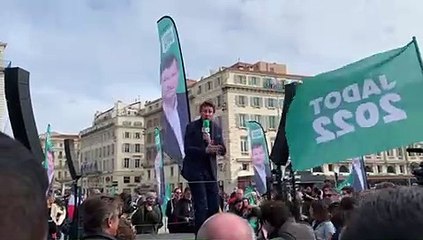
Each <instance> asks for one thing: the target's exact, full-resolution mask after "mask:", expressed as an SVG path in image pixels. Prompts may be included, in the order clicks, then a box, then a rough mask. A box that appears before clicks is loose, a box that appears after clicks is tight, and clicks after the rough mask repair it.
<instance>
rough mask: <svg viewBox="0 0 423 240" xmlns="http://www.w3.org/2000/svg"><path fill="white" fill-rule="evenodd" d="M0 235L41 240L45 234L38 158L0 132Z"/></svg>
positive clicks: (43, 183) (42, 171) (42, 177)
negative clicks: (0, 187)
mask: <svg viewBox="0 0 423 240" xmlns="http://www.w3.org/2000/svg"><path fill="white" fill-rule="evenodd" d="M0 182H1V183H2V189H1V191H0V204H1V206H4V207H3V208H2V217H1V218H0V226H1V228H0V236H1V237H2V238H3V239H31V240H45V239H47V236H48V232H47V229H48V220H47V213H48V209H47V204H46V190H47V186H48V178H47V173H46V170H45V169H44V168H43V167H42V164H41V159H35V157H34V156H33V155H32V154H31V153H30V151H29V150H28V149H27V148H25V147H24V146H23V145H22V144H21V143H19V142H18V141H15V140H13V139H11V138H10V137H8V136H7V135H5V134H3V133H0Z"/></svg>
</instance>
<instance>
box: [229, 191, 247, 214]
mask: <svg viewBox="0 0 423 240" xmlns="http://www.w3.org/2000/svg"><path fill="white" fill-rule="evenodd" d="M243 198H244V190H243V189H242V188H237V189H236V191H235V193H234V194H233V195H232V196H231V198H230V199H229V201H228V204H229V211H230V212H233V211H235V209H234V207H235V205H236V204H237V203H238V202H239V201H242V200H243Z"/></svg>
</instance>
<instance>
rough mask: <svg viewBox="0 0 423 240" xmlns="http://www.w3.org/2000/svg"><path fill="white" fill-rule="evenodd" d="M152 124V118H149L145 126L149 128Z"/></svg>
mask: <svg viewBox="0 0 423 240" xmlns="http://www.w3.org/2000/svg"><path fill="white" fill-rule="evenodd" d="M152 126H153V120H151V119H150V120H148V121H147V128H150V127H152Z"/></svg>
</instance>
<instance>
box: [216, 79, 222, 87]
mask: <svg viewBox="0 0 423 240" xmlns="http://www.w3.org/2000/svg"><path fill="white" fill-rule="evenodd" d="M220 84H222V78H220V77H218V78H217V81H216V85H217V86H219V85H220Z"/></svg>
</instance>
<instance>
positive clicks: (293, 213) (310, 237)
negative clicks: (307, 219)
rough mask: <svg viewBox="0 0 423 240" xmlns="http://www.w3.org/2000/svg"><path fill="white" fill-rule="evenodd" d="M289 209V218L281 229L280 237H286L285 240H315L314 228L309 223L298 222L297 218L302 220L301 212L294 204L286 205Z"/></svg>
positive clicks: (287, 203) (288, 203)
mask: <svg viewBox="0 0 423 240" xmlns="http://www.w3.org/2000/svg"><path fill="white" fill-rule="evenodd" d="M285 204H286V205H287V207H288V208H289V217H288V218H287V220H286V221H285V223H284V224H283V225H282V226H281V227H280V228H279V231H278V235H279V236H284V237H285V238H284V239H286V240H287V239H297V240H300V239H301V240H315V239H316V237H315V236H314V231H313V228H311V227H310V225H309V224H308V223H304V222H297V221H296V220H295V218H296V217H297V218H298V219H300V212H299V209H298V207H297V206H295V205H294V204H293V202H286V203H285Z"/></svg>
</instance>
